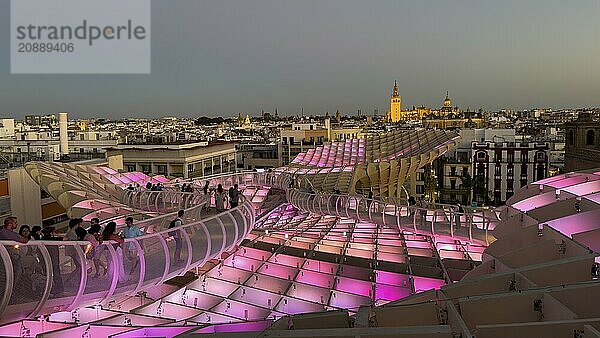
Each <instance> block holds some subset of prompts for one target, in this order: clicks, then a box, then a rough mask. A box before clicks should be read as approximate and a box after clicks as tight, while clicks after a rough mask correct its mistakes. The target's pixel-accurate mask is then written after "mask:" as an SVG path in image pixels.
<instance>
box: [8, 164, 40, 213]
mask: <svg viewBox="0 0 600 338" xmlns="http://www.w3.org/2000/svg"><path fill="white" fill-rule="evenodd" d="M8 192H9V194H10V209H11V213H12V215H13V216H15V217H17V218H18V222H19V224H30V225H42V200H41V196H40V186H39V185H38V184H37V183H36V182H35V181H34V180H33V179H32V178H31V177H30V176H29V174H28V173H27V171H25V169H24V168H20V169H12V170H9V171H8Z"/></svg>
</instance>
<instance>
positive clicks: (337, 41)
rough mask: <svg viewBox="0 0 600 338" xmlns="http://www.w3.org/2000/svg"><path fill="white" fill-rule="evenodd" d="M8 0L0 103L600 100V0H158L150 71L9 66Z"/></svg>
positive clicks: (122, 110)
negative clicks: (18, 69)
mask: <svg viewBox="0 0 600 338" xmlns="http://www.w3.org/2000/svg"><path fill="white" fill-rule="evenodd" d="M9 9H10V7H9V0H0V46H2V47H1V48H0V114H2V115H4V116H5V117H15V118H22V117H23V115H25V114H26V113H44V112H58V111H68V112H71V115H70V117H77V118H88V117H104V118H121V117H133V116H135V117H159V116H165V115H170V116H173V115H175V116H189V117H195V116H201V115H205V116H234V115H235V116H237V114H238V113H239V112H242V113H243V114H250V115H251V116H252V115H255V116H256V115H257V113H258V112H260V111H261V110H265V111H273V110H274V109H275V108H277V109H278V112H279V114H280V115H283V116H286V115H287V116H289V115H295V114H298V113H299V112H300V110H301V109H303V110H304V111H305V113H307V114H308V113H314V114H324V113H325V112H326V111H329V112H330V113H332V112H335V111H336V110H340V112H342V113H343V114H353V113H355V112H356V111H357V110H358V109H361V110H362V112H363V113H365V114H366V113H372V112H373V111H374V110H375V109H378V111H379V112H380V114H381V113H385V111H387V110H388V109H389V96H390V94H391V89H392V86H393V83H394V80H397V81H398V86H399V91H400V94H401V95H402V102H403V103H402V106H403V108H410V107H412V106H415V105H425V106H430V107H439V106H441V104H442V100H443V98H444V96H445V93H446V91H449V92H450V96H451V98H452V99H453V103H454V104H455V105H457V106H459V107H461V108H463V109H466V108H471V109H479V108H483V109H484V110H497V109H504V108H510V109H529V108H541V107H553V108H568V107H590V106H600V95H598V93H600V57H599V55H600V20H598V18H597V17H598V14H600V1H596V0H589V1H588V0H578V1H575V2H569V3H567V2H564V1H557V0H527V1H522V0H521V1H519V0H516V1H513V0H503V1H487V0H470V1H467V0H436V1H433V0H432V1H414V0H413V1H409V0H407V1H404V0H396V1H391V0H374V1H364V0H302V1H298V0H251V1H249V0H219V1H209V0H169V1H166V0H154V1H152V28H151V29H152V33H151V34H152V40H151V43H152V55H151V57H152V73H151V74H144V75H11V74H10V64H9V61H10V60H9V46H10V36H9V29H10V27H9V19H10V15H9V14H10V10H9Z"/></svg>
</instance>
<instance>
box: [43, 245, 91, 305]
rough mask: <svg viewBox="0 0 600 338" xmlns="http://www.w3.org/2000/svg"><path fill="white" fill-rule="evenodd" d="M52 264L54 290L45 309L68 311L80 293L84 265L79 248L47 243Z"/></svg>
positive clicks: (51, 291)
mask: <svg viewBox="0 0 600 338" xmlns="http://www.w3.org/2000/svg"><path fill="white" fill-rule="evenodd" d="M45 244H46V249H47V250H48V254H49V255H50V261H51V262H52V270H53V276H52V289H51V290H50V294H49V297H48V300H47V301H46V305H45V307H48V306H52V307H54V306H58V307H60V308H61V309H62V310H64V309H66V308H67V307H68V306H69V305H71V303H72V302H73V300H75V296H76V295H77V293H78V291H79V286H80V283H81V277H82V276H81V272H82V268H83V266H82V264H81V261H80V258H79V255H78V250H77V249H78V247H77V246H76V245H74V244H70V243H69V244H66V245H63V244H61V243H60V242H56V243H52V242H45Z"/></svg>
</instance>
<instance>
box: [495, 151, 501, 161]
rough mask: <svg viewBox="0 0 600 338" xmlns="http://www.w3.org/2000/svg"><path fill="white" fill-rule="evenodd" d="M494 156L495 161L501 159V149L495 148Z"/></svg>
mask: <svg viewBox="0 0 600 338" xmlns="http://www.w3.org/2000/svg"><path fill="white" fill-rule="evenodd" d="M494 158H495V161H496V162H500V161H502V150H496V152H495V153H494Z"/></svg>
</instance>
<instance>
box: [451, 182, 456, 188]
mask: <svg viewBox="0 0 600 338" xmlns="http://www.w3.org/2000/svg"><path fill="white" fill-rule="evenodd" d="M450 189H456V180H450Z"/></svg>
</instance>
